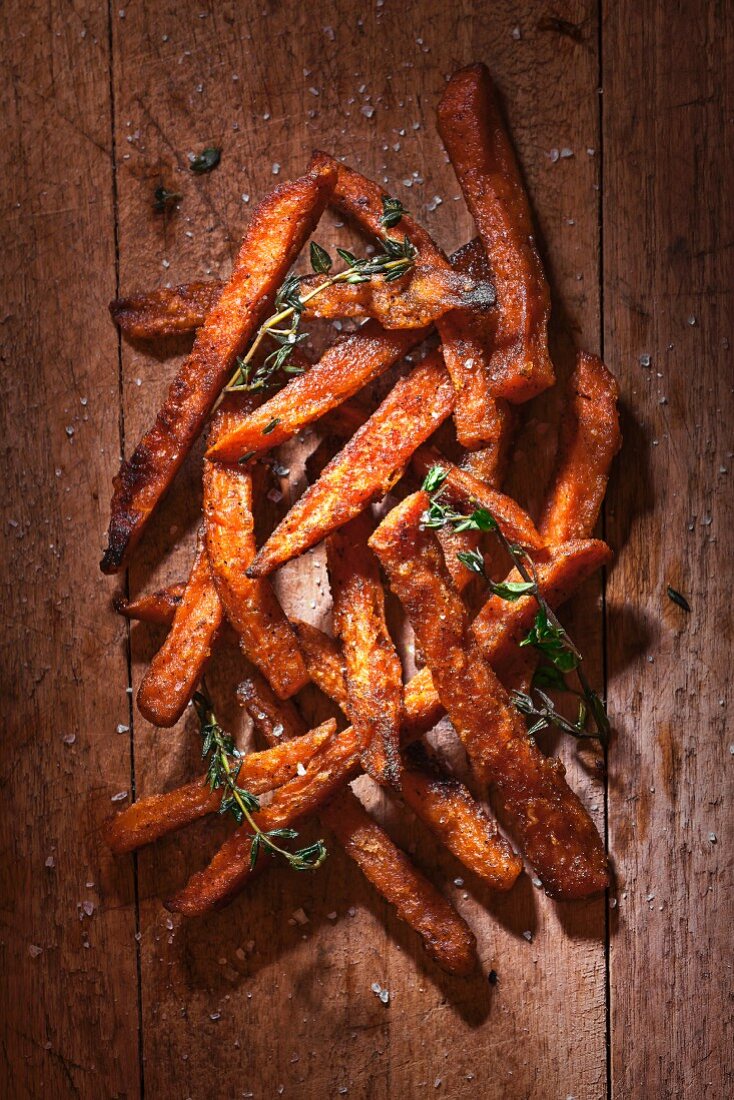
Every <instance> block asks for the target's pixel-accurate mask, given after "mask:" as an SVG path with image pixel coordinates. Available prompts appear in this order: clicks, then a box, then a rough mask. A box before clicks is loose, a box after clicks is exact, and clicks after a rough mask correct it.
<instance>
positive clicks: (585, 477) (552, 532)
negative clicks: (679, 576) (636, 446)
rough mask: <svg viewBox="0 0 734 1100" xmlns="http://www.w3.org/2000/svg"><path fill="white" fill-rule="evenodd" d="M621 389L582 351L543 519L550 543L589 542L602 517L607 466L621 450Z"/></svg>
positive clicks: (599, 360)
mask: <svg viewBox="0 0 734 1100" xmlns="http://www.w3.org/2000/svg"><path fill="white" fill-rule="evenodd" d="M618 397H619V386H618V385H617V382H616V380H615V378H614V377H613V376H612V375H611V374H610V373H609V371H608V370H607V368H606V367H605V366H604V364H603V363H602V361H601V359H598V358H597V357H596V356H595V355H587V354H586V353H585V352H580V353H579V356H578V360H577V364H576V370H575V371H574V372H573V374H572V376H571V380H570V386H569V400H568V404H567V407H566V415H565V416H564V418H563V421H562V424H561V437H560V451H559V458H558V463H557V467H556V473H555V478H554V481H553V485H552V486H551V490H550V493H549V495H548V499H547V501H546V504H545V508H544V510H543V515H542V517H541V520H540V524H541V529H542V532H543V536H544V538H545V539H546V541H547V542H549V543H560V542H568V541H569V539H581V538H590V537H591V535H592V533H593V531H594V527H595V526H596V521H597V519H598V518H599V511H600V509H601V505H602V501H603V500H604V494H605V492H606V488H607V482H608V480H609V467H610V466H611V464H612V459H613V458H614V456H615V454H616V453H617V451H618V450H619V448H620V446H621V445H622V437H621V435H620V431H619V416H618V414H617V399H618Z"/></svg>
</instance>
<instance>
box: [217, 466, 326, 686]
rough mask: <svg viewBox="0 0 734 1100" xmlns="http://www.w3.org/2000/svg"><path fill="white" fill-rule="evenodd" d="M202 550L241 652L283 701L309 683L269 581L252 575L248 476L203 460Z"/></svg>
mask: <svg viewBox="0 0 734 1100" xmlns="http://www.w3.org/2000/svg"><path fill="white" fill-rule="evenodd" d="M204 517H205V530H206V548H207V553H208V555H209V561H210V562H211V568H212V573H213V576H214V582H215V584H216V587H217V592H218V593H219V597H220V599H221V601H222V604H223V606H224V612H225V614H226V616H227V619H228V620H229V622H230V623H231V624H232V626H233V627H234V629H235V630H236V632H237V635H238V637H239V640H240V647H241V649H242V652H243V653H244V654H245V656H246V657H247V658H248V659H249V660H250V661H251V662H252V663H253V664H254V665H256V666H257V668H259V669H260V670H261V672H262V673H263V674H264V675H265V676H266V677H267V679H268V680H269V681H270V683H271V684H272V686H273V688H274V690H275V691H276V692H277V694H278V695H279V696H281V698H283V699H285V698H287V697H288V696H289V695H293V694H294V693H295V692H297V691H299V690H300V689H301V688H302V687H303V686H304V684H306V683H307V682H308V672H307V671H306V666H305V665H304V663H303V658H302V656H301V653H300V650H299V648H298V642H297V641H296V638H295V635H294V633H293V630H292V629H291V626H290V623H289V622H288V620H287V618H286V617H285V614H284V613H283V609H282V608H281V606H280V603H279V602H278V598H277V596H276V595H275V592H274V591H273V588H272V585H271V584H270V582H269V581H268V580H265V579H262V578H257V579H252V578H251V577H249V576H248V575H247V572H246V570H247V566H248V564H249V563H250V562H252V560H253V558H254V556H255V534H254V519H253V514H252V476H251V474H250V473H249V471H247V470H245V469H243V468H242V467H236V466H221V465H219V464H218V463H216V462H208V461H206V460H205V461H204Z"/></svg>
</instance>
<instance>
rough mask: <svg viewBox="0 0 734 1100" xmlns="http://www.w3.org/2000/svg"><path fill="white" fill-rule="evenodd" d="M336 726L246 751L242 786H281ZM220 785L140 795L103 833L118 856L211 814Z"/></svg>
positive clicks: (253, 790)
mask: <svg viewBox="0 0 734 1100" xmlns="http://www.w3.org/2000/svg"><path fill="white" fill-rule="evenodd" d="M335 731H336V723H335V722H333V721H332V722H331V723H329V722H326V723H325V724H324V725H323V726H319V727H318V729H315V730H311V731H310V732H309V733H304V735H303V737H299V739H298V740H297V741H291V742H286V743H284V744H282V745H281V744H277V743H276V744H275V745H274V747H273V748H270V749H266V750H265V751H264V752H251V753H249V754H248V755H247V756H243V757H242V760H241V767H240V771H239V774H238V777H237V783H238V785H239V786H240V787H243V788H244V789H245V790H247V791H249V792H250V794H262V793H263V792H264V791H271V790H273V789H274V788H276V787H280V786H281V785H282V784H283V783H286V782H287V781H288V780H289V779H292V778H293V776H294V775H297V774H298V765H299V764H301V765H305V764H307V763H308V761H309V760H310V759H311V758H312V757H313V755H314V754H315V753H316V752H317V751H318V749H320V748H321V746H322V745H323V744H324V742H325V741H327V740H328V739H329V737H331V736H332V734H333V733H334V732H335ZM222 794H223V792H222V789H221V788H219V789H217V790H211V789H210V787H209V784H208V782H207V780H206V779H205V778H204V779H195V780H194V781H193V783H187V784H186V785H185V786H183V787H177V788H176V790H174V791H168V792H167V793H166V794H154V795H150V796H149V797H148V798H141V799H140V800H139V801H138V802H134V803H133V804H132V806H128V807H127V809H125V810H122V812H121V813H119V814H117V815H116V816H115V817H113V818H112V820H111V821H110V822H109V823H108V824H107V825H106V827H105V831H104V837H105V840H106V842H107V844H108V845H109V847H110V849H111V850H112V851H113V852H115V854H116V855H120V854H121V853H122V852H132V851H133V850H134V849H135V848H141V847H142V846H143V845H144V844H150V843H152V841H154V840H158V839H159V838H160V837H162V836H167V835H168V833H172V832H174V831H175V830H176V829H181V828H183V826H184V825H188V824H190V823H191V822H192V821H198V820H199V818H201V817H205V816H206V815H207V814H213V813H216V812H217V811H218V810H219V807H220V805H221V802H222Z"/></svg>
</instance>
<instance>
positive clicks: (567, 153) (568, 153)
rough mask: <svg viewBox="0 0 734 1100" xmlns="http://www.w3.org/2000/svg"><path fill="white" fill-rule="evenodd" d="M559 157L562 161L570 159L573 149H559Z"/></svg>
mask: <svg viewBox="0 0 734 1100" xmlns="http://www.w3.org/2000/svg"><path fill="white" fill-rule="evenodd" d="M560 155H561V156H562V157H563V158H564V159H567V158H568V157H572V156H573V149H569V148H568V146H566V147H565V148H563V149H561V153H560Z"/></svg>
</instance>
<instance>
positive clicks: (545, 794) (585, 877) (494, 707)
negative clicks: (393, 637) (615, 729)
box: [370, 493, 608, 898]
mask: <svg viewBox="0 0 734 1100" xmlns="http://www.w3.org/2000/svg"><path fill="white" fill-rule="evenodd" d="M427 501H428V498H427V495H426V494H425V493H416V494H415V495H414V496H412V497H409V498H408V499H407V500H406V501H403V502H402V503H401V504H400V505H398V507H397V508H395V509H393V511H392V512H391V513H390V514H389V515H388V516H387V517H386V519H385V520H383V522H382V523H381V524H380V527H379V528H378V529H377V531H376V532H375V534H374V535H373V536H372V539H371V540H370V545H371V546H372V547H373V549H374V550H375V552H376V553H377V555H378V556H379V558H380V560H381V562H382V564H383V566H384V568H385V570H386V571H387V574H388V577H389V579H390V585H391V587H392V588H393V590H394V591H395V593H396V595H397V596H398V597H399V599H400V600H401V602H402V603H403V605H404V607H405V609H406V611H407V613H408V616H409V618H410V621H411V623H412V625H413V629H414V630H415V633H416V637H417V638H418V641H419V642H420V645H421V648H422V649H423V652H424V654H425V657H426V661H427V664H428V666H429V668H430V669H431V675H432V677H433V679H434V683H435V686H436V690H437V692H438V695H439V697H440V699H441V702H442V704H443V706H444V707H445V708H446V711H447V713H448V715H449V718H450V719H451V721H452V723H453V725H454V726H455V728H456V731H457V733H458V734H459V737H460V738H461V740H462V741H463V743H464V745H465V747H466V750H467V753H468V754H469V757H470V759H471V761H472V764H473V766H474V769H475V771H476V772H477V775H478V776H479V778H481V779H482V780H483V781H484V782H486V783H488V784H489V785H490V787H491V789H492V792H493V794H494V797H495V800H496V803H497V805H498V809H499V812H500V814H501V817H502V820H504V821H505V822H506V823H507V825H508V827H509V828H510V830H511V831H512V832H513V834H514V835H515V836H516V837H517V838H518V840H519V842H520V844H521V846H522V849H523V851H524V853H525V855H526V856H527V858H528V859H529V861H530V863H531V864H532V865H533V867H534V868H535V870H536V871H537V873H538V875H539V876H540V878H541V879H542V880H543V882H544V885H545V887H546V889H547V891H548V892H549V893H550V894H551V895H552V896H554V897H560V898H574V897H585V896H588V895H589V894H593V893H596V892H597V891H599V890H602V889H604V887H605V886H606V885H607V883H608V876H607V871H606V854H605V852H604V847H603V845H602V843H601V840H600V838H599V835H598V833H597V831H596V829H595V827H594V824H593V822H592V820H591V818H590V817H589V815H588V813H587V812H586V810H585V809H584V807H583V806H582V805H581V803H580V802H579V800H578V799H577V798H576V796H575V795H574V794H573V792H572V791H571V789H570V788H569V787H568V785H567V784H566V782H565V779H564V778H563V776H564V769H563V765H562V764H561V763H560V761H558V760H549V759H547V758H546V757H544V756H543V754H542V753H541V752H540V750H539V749H538V748H537V746H536V745H535V743H534V741H532V740H531V739H530V738H529V737H528V735H527V730H526V728H525V724H524V722H523V720H522V718H521V716H520V714H519V712H518V711H517V710H516V709H515V708H514V707H513V706H512V705H511V703H510V700H509V696H508V695H507V693H506V691H505V690H504V688H503V687H502V685H501V683H500V681H499V679H498V678H497V676H496V674H495V673H494V671H493V670H492V667H491V665H490V664H489V662H488V661H487V660H486V659H485V657H484V655H483V654H482V651H481V649H480V647H479V644H478V642H477V641H476V639H475V637H474V635H473V633H472V631H471V629H470V625H469V620H468V617H467V615H466V611H465V609H464V606H463V604H462V602H461V599H460V597H459V595H458V593H457V592H456V591H455V589H453V587H452V585H451V581H450V578H449V574H448V572H447V570H446V565H445V563H444V561H443V556H442V554H441V549H440V547H439V544H438V541H437V540H436V538H435V536H434V535H433V534H432V533H431V532H430V531H429V530H427V529H425V528H423V527H422V526H421V515H422V514H423V512H424V511H425V508H426V505H427Z"/></svg>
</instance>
